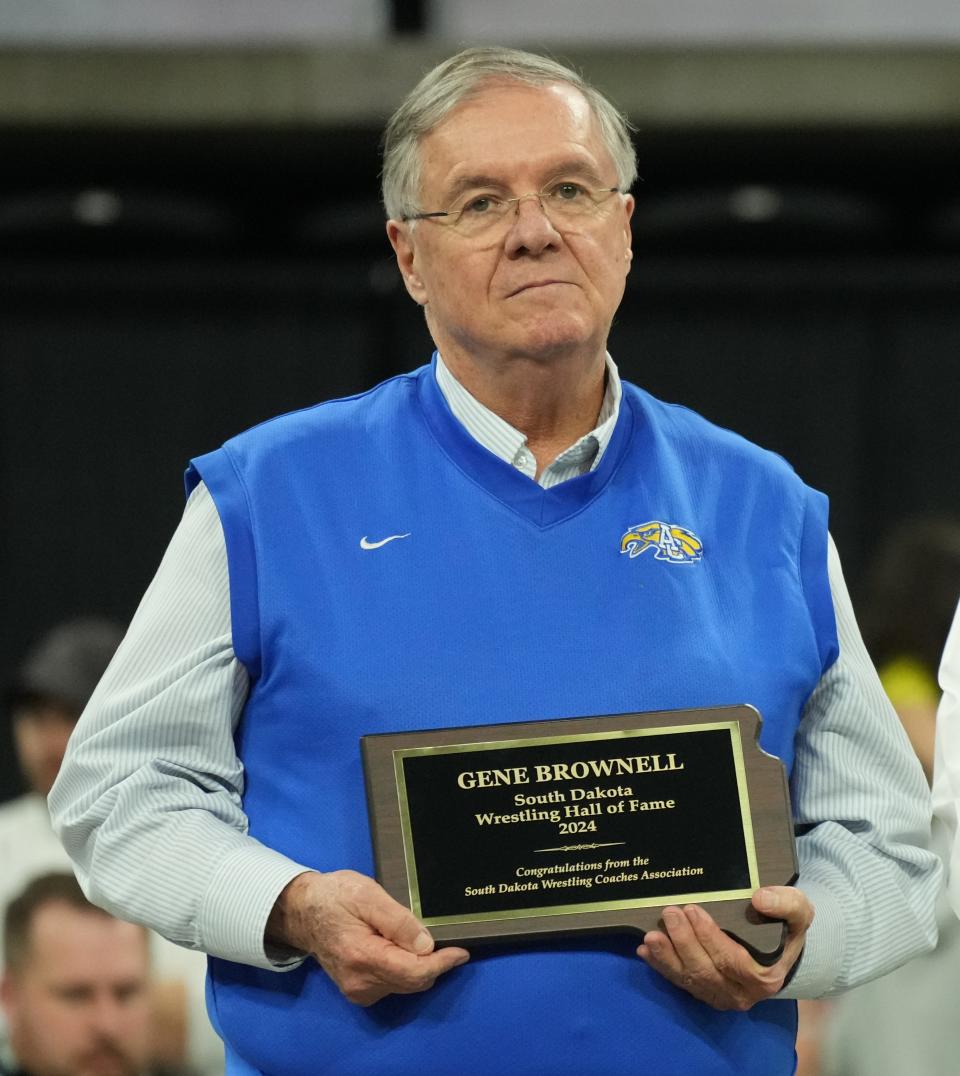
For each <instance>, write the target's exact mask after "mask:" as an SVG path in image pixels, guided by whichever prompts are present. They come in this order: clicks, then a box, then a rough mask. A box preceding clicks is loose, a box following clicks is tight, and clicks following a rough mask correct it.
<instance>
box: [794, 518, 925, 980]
mask: <svg viewBox="0 0 960 1076" xmlns="http://www.w3.org/2000/svg"><path fill="white" fill-rule="evenodd" d="M828 572H829V578H830V590H831V594H832V596H833V605H834V612H835V615H836V622H837V636H838V639H839V642H840V654H839V657H838V658H837V660H836V661H835V662H834V664H833V665H832V666H831V667H830V668H829V669H828V670H827V672H826V673H824V675H823V677H822V678H821V680H820V682H819V683H818V684H817V686H816V688H815V689H814V691H813V693H812V694H811V696H810V698H809V700H808V702H807V705H806V707H805V708H804V712H803V717H802V720H801V722H800V727H799V730H798V733H797V743H796V759H795V763H794V769H793V775H792V778H791V795H792V800H793V810H794V818H795V822H796V825H797V833H798V836H797V857H798V859H799V863H800V878H799V881H798V882H797V885H798V887H799V888H800V889H802V890H803V891H804V892H805V893H806V894H807V896H808V897H809V898H810V900H811V901H812V903H813V905H814V907H815V910H816V914H815V917H814V921H813V924H812V926H811V928H810V930H809V932H808V933H807V938H806V945H805V948H804V952H803V956H802V957H801V960H800V962H799V965H798V967H797V970H796V974H795V975H794V976H793V978H792V980H791V981H790V983H789V985H788V987H787V988H786V989H785V990H784V991H783V992H782V995H781V996H784V997H791V998H814V997H825V996H831V995H833V994H839V993H841V992H843V991H845V990H848V989H850V988H851V987H854V986H857V985H859V984H861V983H864V982H867V981H869V980H870V979H874V978H876V977H877V976H880V975H884V974H885V973H886V972H888V971H891V970H892V969H893V968H895V967H897V966H898V965H900V964H903V963H905V962H906V961H907V960H909V959H911V958H912V957H914V956H917V955H918V954H920V953H922V952H926V951H928V950H930V949H932V948H933V946H934V945H935V944H936V938H937V929H936V919H935V903H936V894H937V890H938V888H939V886H940V877H941V870H940V863H939V859H938V857H937V856H936V855H935V854H934V853H933V852H931V851H930V850H929V843H930V815H931V806H930V794H929V789H928V788H927V783H926V779H925V777H924V775H923V770H922V768H921V766H920V763H919V761H918V760H917V758H916V756H915V755H914V753H913V751H912V749H911V747H910V743H909V741H908V739H907V736H906V733H905V732H904V731H903V727H902V725H901V724H900V721H899V719H898V718H897V715H896V712H895V711H894V709H893V706H892V705H891V703H890V701H889V699H888V698H887V697H886V695H885V694H884V691H883V688H882V687H881V685H880V680H879V678H878V677H877V674H876V671H875V669H874V667H873V663H872V662H871V660H870V657H869V655H868V654H867V651H866V647H865V646H864V644H863V640H862V639H861V637H860V631H859V628H858V627H857V623H856V618H855V616H854V613H853V606H852V604H851V602H850V597H849V595H848V593H847V588H846V584H845V582H844V579H843V572H842V570H841V567H840V558H839V556H838V554H837V550H836V547H835V546H834V544H833V540H832V539H831V540H830V543H829V549H828Z"/></svg>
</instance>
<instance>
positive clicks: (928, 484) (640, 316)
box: [0, 127, 960, 793]
mask: <svg viewBox="0 0 960 1076" xmlns="http://www.w3.org/2000/svg"><path fill="white" fill-rule="evenodd" d="M958 135H960V132H958V131H957V130H954V129H926V130H924V131H916V130H906V129H896V128H891V129H888V130H878V129H876V128H871V129H869V130H859V129H855V128H850V129H844V130H838V129H835V128H831V129H822V130H820V129H816V128H804V129H797V130H769V129H768V130H763V131H759V130H749V131H746V130H737V129H735V128H714V129H711V130H708V131H703V130H694V129H689V130H684V129H671V130H666V129H660V130H653V131H647V132H642V133H641V134H640V135H639V136H638V139H637V142H638V149H639V155H640V171H641V174H642V176H643V177H644V178H643V180H642V182H640V183H639V184H638V186H637V188H636V194H637V197H638V209H637V214H636V218H635V230H636V236H635V252H636V256H635V259H634V267H633V271H632V273H631V276H630V278H629V281H628V288H627V295H626V297H625V300H624V303H623V306H622V308H621V311H620V314H619V317H618V319H617V322H616V324H615V326H614V330H613V334H612V337H611V343H610V349H611V352H612V354H613V356H614V358H615V360H616V361H617V363H618V365H619V367H620V370H621V373H622V374H623V375H624V376H625V377H627V378H630V379H631V380H634V381H636V382H638V383H640V384H641V385H643V386H644V387H646V388H647V389H649V390H651V391H652V392H654V393H655V394H657V395H659V396H661V397H663V398H665V399H669V400H675V401H679V402H683V403H686V404H688V405H689V406H691V407H693V408H694V409H696V410H698V411H700V412H701V413H702V414H704V415H706V416H707V417H708V418H710V419H712V420H713V421H715V422H718V423H720V424H722V425H724V426H729V427H732V428H734V429H736V430H738V431H739V432H741V433H743V434H745V435H746V436H748V437H750V438H751V439H753V440H756V441H758V442H759V443H761V444H763V445H765V446H767V447H770V448H772V449H775V450H776V451H778V452H780V453H782V454H783V455H784V456H786V457H787V458H788V459H789V460H790V461H791V462H792V463H793V465H794V466H795V467H796V469H797V470H798V472H799V473H800V474H801V476H802V477H803V478H804V479H805V480H807V481H808V482H809V483H810V484H812V485H814V486H817V487H819V488H821V489H823V490H825V491H826V492H827V493H828V494H829V495H830V497H831V500H832V520H831V528H832V531H833V534H834V536H835V538H836V539H837V542H838V545H839V547H840V551H841V554H842V555H843V558H844V563H845V566H846V569H847V574H848V578H849V579H850V581H851V582H852V584H853V586H854V591H855V593H856V586H857V583H858V581H859V579H860V577H861V574H862V571H863V567H864V564H865V563H866V560H867V558H868V556H869V554H870V553H871V551H872V549H873V548H874V547H875V545H876V543H877V541H878V539H879V537H880V536H881V535H882V534H883V533H884V532H885V531H886V530H887V529H888V528H889V527H890V526H891V525H892V524H893V523H895V522H897V521H898V520H900V519H902V518H903V517H905V516H907V515H910V514H911V513H915V512H919V511H934V510H939V511H951V510H954V511H955V510H956V509H957V507H958V505H960V475H958V460H960V451H958V450H960V421H958V408H957V386H958V384H960V378H958V376H957V372H956V361H957V354H958V349H960V304H958V301H957V300H958V296H960V180H958V179H957V176H958V175H960V138H958ZM378 139H379V131H378V130H376V129H373V128H372V127H371V128H362V129H361V128H355V129H354V128H337V129H332V130H318V129H309V130H306V129H305V130H296V129H289V128H288V129H284V130H282V131H278V130H253V129H251V130H241V129H233V130H229V131H225V130H216V131H213V130H211V131H203V130H196V129H191V130H182V131H181V130H176V129H170V128H165V129H163V130H159V129H158V130H150V129H138V130H117V129H111V130H96V129H91V128H87V129H84V130H82V131H74V132H70V131H64V130H58V131H52V130H41V129H26V128H17V129H6V130H2V131H0V158H2V160H3V162H4V164H3V168H2V170H0V419H2V421H0V595H2V598H3V608H4V609H5V611H6V612H7V616H5V617H4V618H3V620H2V622H0V666H2V671H3V675H4V677H5V678H6V677H7V676H9V673H10V671H11V670H12V668H13V667H14V666H15V664H16V663H17V662H18V661H19V660H20V658H21V656H22V654H23V653H24V651H25V649H26V648H27V647H28V646H29V645H30V644H31V643H32V642H34V641H35V640H36V639H37V638H38V636H39V635H40V634H42V632H43V631H45V630H46V629H47V628H48V627H49V626H50V625H52V624H53V623H54V622H56V621H58V620H60V619H62V618H64V617H65V616H68V615H71V614H74V613H81V612H100V613H106V614H110V615H113V616H116V617H118V618H121V619H126V618H129V617H130V616H131V614H132V612H133V610H134V609H135V607H136V603H137V601H138V600H139V597H140V595H141V594H142V592H143V590H144V589H145V587H146V585H147V583H148V582H149V580H150V578H151V575H152V573H153V571H154V569H155V567H156V564H157V562H158V560H159V558H160V556H161V554H162V552H163V549H164V547H165V545H166V542H167V540H168V538H169V536H170V533H171V532H172V530H173V528H174V527H175V525H176V522H177V519H178V518H179V514H180V512H181V509H182V487H181V473H182V470H183V467H184V465H185V463H186V461H187V460H188V459H189V458H190V457H191V456H193V455H197V454H199V453H202V452H205V451H207V450H209V449H212V448H214V447H216V446H217V445H218V444H219V443H220V442H222V441H223V440H224V439H225V438H226V437H228V436H230V435H231V434H233V433H235V432H238V431H239V430H241V429H243V428H245V427H246V426H249V425H251V424H253V423H255V422H258V421H260V420H261V419H264V418H267V417H269V416H270V415H273V414H276V413H278V412H281V411H285V410H289V409H292V408H296V407H300V406H304V405H308V404H311V403H313V402H315V401H316V400H320V399H323V398H327V397H330V396H336V395H341V394H344V393H350V392H354V391H357V390H362V389H365V388H367V387H369V386H371V385H373V384H375V383H376V382H377V381H379V380H381V379H382V378H384V377H388V376H390V375H391V374H394V373H397V372H400V371H403V370H407V369H410V368H412V367H414V366H416V365H419V364H420V363H422V362H424V361H426V360H427V359H428V358H429V354H430V349H431V345H430V342H429V339H428V337H427V334H426V332H425V329H424V326H423V320H422V316H421V313H420V311H419V308H417V307H416V306H415V305H414V304H413V303H412V302H411V301H410V300H409V299H408V298H407V297H406V295H405V293H404V292H403V289H402V286H401V285H400V281H399V276H398V274H397V272H396V269H395V267H393V265H392V263H391V260H390V258H389V250H388V246H387V242H386V237H385V234H384V231H383V221H382V212H381V210H380V208H379V205H378V200H377V199H378V190H377V183H378V180H377V174H378V171H379V158H378ZM758 187H759V188H761V190H760V192H759V194H758V193H757V190H756V188H758ZM745 188H746V193H744V189H745ZM90 191H95V192H106V195H104V194H103V193H101V194H94V195H93V196H92V197H91V196H90V193H89V192H90ZM758 206H759V208H758ZM0 760H2V762H6V763H7V765H8V768H9V752H8V749H6V748H3V747H0ZM4 787H5V785H4V778H3V774H2V764H0V793H2V790H3V788H4Z"/></svg>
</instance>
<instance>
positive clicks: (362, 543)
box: [360, 531, 410, 549]
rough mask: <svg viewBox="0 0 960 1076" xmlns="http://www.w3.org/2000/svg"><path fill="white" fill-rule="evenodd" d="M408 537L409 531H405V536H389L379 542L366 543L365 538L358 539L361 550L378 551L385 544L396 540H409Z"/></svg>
mask: <svg viewBox="0 0 960 1076" xmlns="http://www.w3.org/2000/svg"><path fill="white" fill-rule="evenodd" d="M409 537H410V531H407V533H406V534H391V535H390V537H389V538H381V539H380V541H379V542H371V541H368V540H367V536H366V535H364V536H363V537H362V538H361V539H360V548H361V549H379V548H380V546H382V545H386V544H387V542H395V541H396V540H397V539H398V538H409Z"/></svg>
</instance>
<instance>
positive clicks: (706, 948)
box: [637, 886, 814, 1012]
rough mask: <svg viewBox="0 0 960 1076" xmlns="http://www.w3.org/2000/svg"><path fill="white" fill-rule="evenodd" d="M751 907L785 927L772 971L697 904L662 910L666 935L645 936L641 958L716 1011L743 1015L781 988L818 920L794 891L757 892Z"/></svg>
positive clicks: (772, 889)
mask: <svg viewBox="0 0 960 1076" xmlns="http://www.w3.org/2000/svg"><path fill="white" fill-rule="evenodd" d="M752 903H753V906H754V908H756V909H757V911H758V912H760V913H761V914H763V915H767V916H770V917H771V918H774V919H783V920H784V921H785V922H786V924H787V941H786V945H785V947H784V950H783V955H782V956H781V957H780V959H779V960H778V961H777V962H776V964H771V965H770V967H765V966H764V965H763V964H758V963H757V962H756V961H755V960H754V959H753V957H751V956H750V954H749V953H748V952H747V950H746V949H744V948H743V946H742V945H739V944H738V943H737V942H735V941H734V940H733V939H732V938H729V937H728V936H727V935H726V934H724V932H723V931H722V930H721V929H720V928H719V927H718V926H717V924H716V923H715V922H714V921H713V920H712V919H711V918H710V916H709V915H708V914H707V913H706V912H705V911H704V910H703V908H701V907H700V906H699V905H698V904H689V905H687V906H686V907H685V908H664V910H663V921H664V925H665V926H666V933H664V932H663V931H659V930H650V931H647V933H646V935H645V936H644V939H643V944H642V945H641V946H640V947H639V948H638V949H637V956H639V957H640V958H641V959H642V960H644V961H646V963H647V964H649V965H650V967H651V968H654V969H656V970H657V971H659V972H660V974H661V975H663V976H664V977H665V978H666V979H669V980H670V982H671V983H673V985H674V986H679V987H680V989H681V990H686V991H687V992H688V993H690V994H692V995H693V996H694V997H695V998H699V999H700V1000H701V1001H705V1002H706V1003H707V1004H708V1005H712V1006H713V1008H715V1009H720V1010H726V1009H736V1010H738V1011H740V1012H745V1011H746V1010H747V1009H749V1008H751V1007H752V1006H753V1005H755V1004H756V1003H757V1002H758V1001H763V999H764V998H769V997H772V996H773V995H774V994H776V993H777V991H778V990H781V989H782V988H783V984H784V981H785V980H786V978H787V975H788V973H789V971H790V969H791V968H792V967H793V965H794V964H795V963H796V962H797V960H798V959H799V957H800V953H801V951H802V949H803V942H804V937H805V936H806V933H807V930H808V929H809V927H810V924H811V923H812V922H813V914H814V911H813V905H812V904H811V903H810V901H809V900H808V899H807V898H806V896H805V895H804V894H803V893H801V892H800V890H799V889H794V888H793V887H792V886H768V887H766V888H764V889H758V890H757V891H756V893H754V895H753V902H752Z"/></svg>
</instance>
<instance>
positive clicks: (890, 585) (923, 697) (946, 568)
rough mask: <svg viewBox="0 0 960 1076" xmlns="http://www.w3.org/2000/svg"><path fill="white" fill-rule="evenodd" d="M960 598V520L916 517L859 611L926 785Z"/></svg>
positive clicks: (879, 568) (887, 545)
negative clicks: (944, 662)
mask: <svg viewBox="0 0 960 1076" xmlns="http://www.w3.org/2000/svg"><path fill="white" fill-rule="evenodd" d="M958 594H960V518H958V517H955V516H943V515H922V516H911V517H909V518H908V519H905V520H904V521H903V522H902V523H900V524H899V525H898V526H896V527H895V528H894V529H893V530H892V531H890V533H889V534H888V535H887V536H886V538H885V539H884V540H883V542H882V544H881V546H880V548H879V549H878V550H877V553H876V555H875V556H874V558H873V560H872V562H871V564H870V567H869V569H868V572H867V577H866V587H865V591H864V602H863V605H862V611H861V612H860V624H861V628H862V630H863V641H864V642H865V643H866V644H867V649H868V650H869V651H870V656H871V657H872V658H873V660H874V663H875V664H876V666H877V672H878V673H879V675H880V682H881V683H882V684H883V687H884V690H885V691H886V693H887V695H888V696H889V697H890V701H891V702H892V703H893V706H894V709H895V710H896V711H897V715H898V716H899V718H900V721H901V722H902V724H903V727H904V728H905V729H906V731H907V735H908V736H909V737H910V742H911V744H912V745H913V749H914V751H916V753H917V757H918V758H919V759H920V762H921V764H922V765H923V770H924V773H926V775H927V780H928V781H929V780H932V777H933V754H934V730H935V728H936V714H937V706H938V704H939V702H940V689H939V688H938V686H937V669H938V668H939V665H940V657H941V654H942V652H943V646H944V640H945V639H946V638H947V633H948V632H949V630H950V621H951V619H952V617H953V611H954V607H955V605H956V600H957V595H958Z"/></svg>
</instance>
